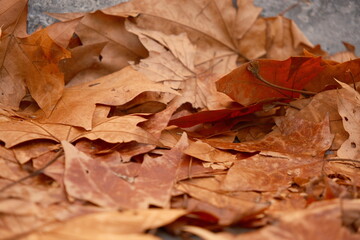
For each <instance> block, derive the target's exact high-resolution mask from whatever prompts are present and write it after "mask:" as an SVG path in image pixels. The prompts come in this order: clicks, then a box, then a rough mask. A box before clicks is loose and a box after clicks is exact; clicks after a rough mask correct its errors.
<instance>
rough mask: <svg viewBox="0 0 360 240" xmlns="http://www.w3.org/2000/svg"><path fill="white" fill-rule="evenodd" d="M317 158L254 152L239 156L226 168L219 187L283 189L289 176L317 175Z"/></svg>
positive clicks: (259, 189) (289, 181)
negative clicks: (239, 157)
mask: <svg viewBox="0 0 360 240" xmlns="http://www.w3.org/2000/svg"><path fill="white" fill-rule="evenodd" d="M323 164H324V162H323V160H322V159H319V158H298V159H296V158H291V159H287V158H279V157H268V156H262V155H255V156H253V157H250V158H246V159H242V160H240V161H238V162H236V163H234V165H233V166H232V167H231V168H230V170H229V171H228V173H227V175H226V178H225V179H224V181H223V182H222V185H221V188H222V190H224V191H230V192H232V191H263V192H265V191H269V192H276V191H278V190H282V189H286V188H288V187H290V185H291V184H292V183H293V179H294V178H296V177H301V178H304V179H310V178H312V177H314V176H318V175H321V172H322V167H323Z"/></svg>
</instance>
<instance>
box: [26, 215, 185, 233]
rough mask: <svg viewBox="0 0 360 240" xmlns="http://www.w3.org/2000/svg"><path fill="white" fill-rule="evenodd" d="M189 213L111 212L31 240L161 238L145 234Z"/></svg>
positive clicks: (85, 217) (69, 223)
mask: <svg viewBox="0 0 360 240" xmlns="http://www.w3.org/2000/svg"><path fill="white" fill-rule="evenodd" d="M185 214H186V211H184V210H181V209H168V210H164V209H144V210H128V211H123V212H118V211H108V212H102V213H92V214H86V215H83V216H79V217H76V218H73V219H70V220H68V221H66V222H63V223H61V224H57V225H55V226H52V230H51V231H46V233H41V234H39V233H33V234H31V235H29V237H28V238H29V239H33V238H34V239H36V238H39V237H42V238H44V237H45V238H48V239H49V238H57V236H59V235H62V236H64V235H65V236H72V237H77V236H78V237H81V238H83V239H89V240H90V239H99V240H100V239H104V238H106V239H113V238H114V239H115V238H119V237H120V238H124V239H130V240H131V239H134V240H135V239H143V240H155V239H158V238H157V237H154V236H152V235H150V234H145V233H144V232H145V231H146V230H149V229H156V228H159V227H161V226H164V225H166V224H168V223H171V222H172V221H174V220H176V219H177V218H179V217H181V216H183V215H185Z"/></svg>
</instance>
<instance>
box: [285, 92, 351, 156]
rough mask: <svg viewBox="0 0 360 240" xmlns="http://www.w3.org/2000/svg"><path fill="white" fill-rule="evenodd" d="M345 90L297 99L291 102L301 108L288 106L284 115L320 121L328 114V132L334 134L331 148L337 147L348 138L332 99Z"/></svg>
mask: <svg viewBox="0 0 360 240" xmlns="http://www.w3.org/2000/svg"><path fill="white" fill-rule="evenodd" d="M343 91H345V90H329V91H324V92H320V93H318V94H316V95H315V96H313V97H312V98H308V99H299V100H297V101H293V102H291V105H292V106H295V107H298V108H300V109H301V110H300V111H299V110H298V109H294V108H288V109H287V112H286V115H287V116H290V115H291V116H293V117H294V119H306V120H308V121H310V122H315V123H320V122H321V121H323V119H324V118H326V117H327V116H329V121H330V132H331V134H333V135H334V140H333V142H332V145H331V149H333V150H336V149H339V147H340V146H341V144H342V143H343V142H344V141H345V140H346V139H347V138H348V134H347V132H346V131H345V129H344V127H343V123H342V119H341V116H340V115H339V113H338V106H337V102H335V101H334V99H335V98H337V96H338V94H339V93H340V92H343Z"/></svg>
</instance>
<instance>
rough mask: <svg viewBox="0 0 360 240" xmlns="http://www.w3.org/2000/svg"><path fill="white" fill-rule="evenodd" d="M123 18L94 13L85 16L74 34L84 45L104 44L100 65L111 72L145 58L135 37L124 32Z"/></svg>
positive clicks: (98, 12)
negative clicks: (130, 62) (129, 62)
mask: <svg viewBox="0 0 360 240" xmlns="http://www.w3.org/2000/svg"><path fill="white" fill-rule="evenodd" d="M124 22H125V18H124V17H117V16H110V15H107V14H104V13H103V12H100V11H96V12H94V13H88V14H86V15H85V16H84V17H83V18H82V19H81V20H80V23H79V24H78V26H77V28H76V30H75V33H76V34H77V35H78V36H79V37H80V39H81V42H82V43H83V44H84V45H92V44H96V43H103V42H106V43H107V44H106V46H105V47H104V49H103V50H102V51H101V56H102V63H103V64H104V65H105V66H106V67H107V68H108V69H109V70H110V71H111V72H114V71H118V70H120V69H122V68H123V67H125V66H127V65H128V61H137V60H138V59H139V58H143V57H146V56H147V51H146V49H145V48H144V47H143V46H142V45H141V43H140V42H139V40H138V39H137V37H136V36H135V35H134V34H132V33H129V32H128V31H126V30H125V27H124Z"/></svg>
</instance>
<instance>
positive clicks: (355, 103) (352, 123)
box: [337, 82, 360, 159]
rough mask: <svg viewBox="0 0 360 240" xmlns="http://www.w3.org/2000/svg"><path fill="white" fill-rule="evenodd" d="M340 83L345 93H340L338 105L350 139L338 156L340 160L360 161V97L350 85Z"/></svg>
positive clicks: (338, 152) (341, 148)
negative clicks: (359, 136)
mask: <svg viewBox="0 0 360 240" xmlns="http://www.w3.org/2000/svg"><path fill="white" fill-rule="evenodd" d="M338 83H339V84H340V85H341V86H342V87H343V89H344V91H338V97H337V104H338V109H339V114H340V116H341V118H342V120H343V121H342V122H343V125H344V129H345V130H346V131H347V132H348V133H349V138H348V139H347V140H345V142H344V143H343V144H342V145H341V147H340V148H339V150H338V151H337V155H338V157H340V158H348V159H359V157H360V151H359V150H358V148H359V147H360V141H359V140H358V139H359V138H358V135H359V134H360V129H359V126H360V123H359V117H360V115H359V114H360V111H359V110H360V95H359V93H358V92H357V91H355V90H354V89H353V88H351V87H350V86H349V85H347V84H344V83H341V82H338Z"/></svg>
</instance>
